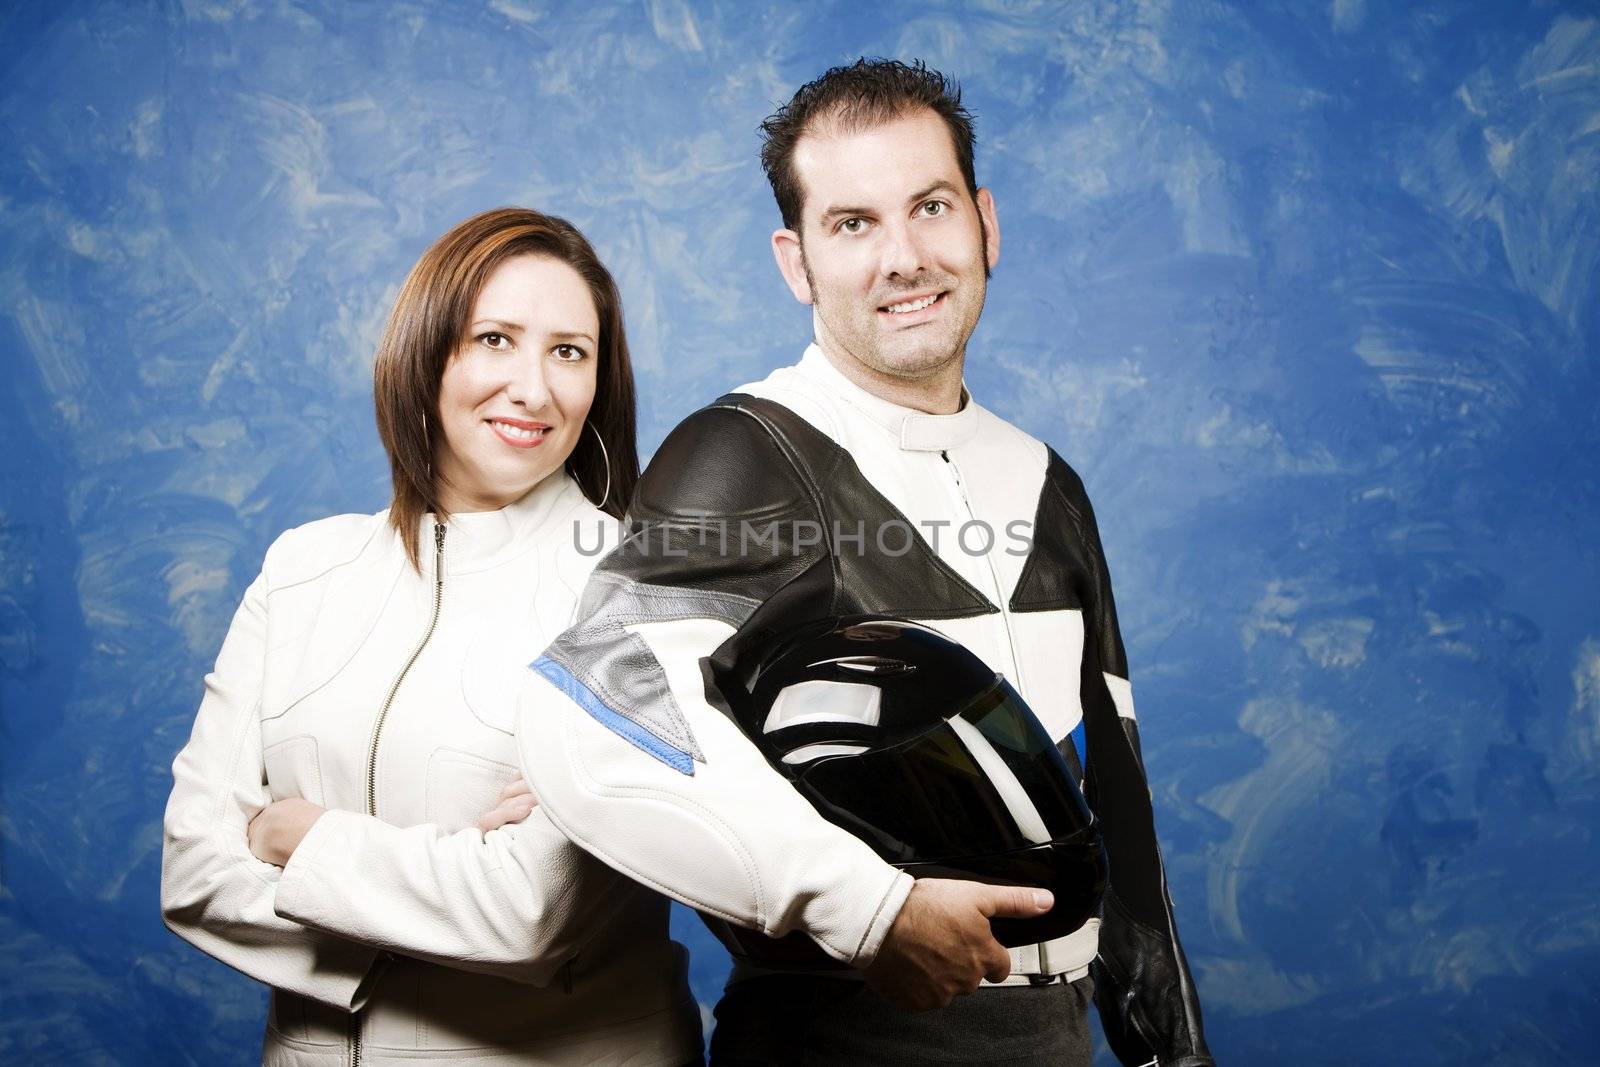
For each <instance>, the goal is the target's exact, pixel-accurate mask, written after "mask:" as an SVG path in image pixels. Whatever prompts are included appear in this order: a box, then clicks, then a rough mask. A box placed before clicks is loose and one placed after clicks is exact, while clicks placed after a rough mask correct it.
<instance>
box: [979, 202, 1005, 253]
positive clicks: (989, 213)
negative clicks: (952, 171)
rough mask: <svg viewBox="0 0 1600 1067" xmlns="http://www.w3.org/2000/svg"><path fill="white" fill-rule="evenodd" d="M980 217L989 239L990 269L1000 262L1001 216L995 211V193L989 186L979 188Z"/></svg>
mask: <svg viewBox="0 0 1600 1067" xmlns="http://www.w3.org/2000/svg"><path fill="white" fill-rule="evenodd" d="M978 217H979V218H981V219H983V229H984V234H985V235H986V237H987V240H988V246H989V247H988V248H987V250H986V251H987V252H988V254H989V255H988V259H989V269H990V270H994V265H995V264H996V263H998V262H1000V216H998V215H996V214H995V213H994V194H993V193H991V192H989V190H988V187H984V188H982V189H979V190H978Z"/></svg>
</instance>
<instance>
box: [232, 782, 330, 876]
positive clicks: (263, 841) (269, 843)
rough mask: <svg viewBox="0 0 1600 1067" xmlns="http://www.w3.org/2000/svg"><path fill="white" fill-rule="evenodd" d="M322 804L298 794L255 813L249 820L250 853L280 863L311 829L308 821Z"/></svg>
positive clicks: (298, 845) (317, 815) (316, 813)
mask: <svg viewBox="0 0 1600 1067" xmlns="http://www.w3.org/2000/svg"><path fill="white" fill-rule="evenodd" d="M322 812H323V809H322V808H319V807H317V805H315V804H313V803H311V801H309V800H302V799H301V798H300V797H284V798H283V799H282V800H274V801H273V802H272V803H271V804H268V805H267V806H266V807H264V808H262V809H261V810H260V811H259V812H257V813H256V817H255V818H253V819H251V820H250V827H249V830H248V831H247V833H248V834H249V837H250V854H251V855H253V856H254V857H255V858H256V859H258V860H263V861H265V862H267V863H271V864H273V865H275V866H278V867H282V866H284V865H285V864H287V863H288V862H289V857H290V856H292V855H294V850H295V849H297V848H299V847H300V841H301V840H302V839H303V838H304V837H305V836H306V834H308V833H310V831H311V824H312V823H314V822H316V821H317V819H318V818H319V817H321V815H322Z"/></svg>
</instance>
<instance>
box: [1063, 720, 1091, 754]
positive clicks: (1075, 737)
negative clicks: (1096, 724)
mask: <svg viewBox="0 0 1600 1067" xmlns="http://www.w3.org/2000/svg"><path fill="white" fill-rule="evenodd" d="M1067 736H1068V737H1070V738H1072V747H1073V748H1075V749H1077V750H1078V765H1079V766H1080V767H1088V766H1089V749H1088V748H1087V747H1086V746H1087V744H1088V737H1087V735H1086V734H1085V733H1084V729H1083V716H1082V715H1079V716H1078V725H1076V726H1074V727H1073V728H1072V732H1071V733H1069V734H1067Z"/></svg>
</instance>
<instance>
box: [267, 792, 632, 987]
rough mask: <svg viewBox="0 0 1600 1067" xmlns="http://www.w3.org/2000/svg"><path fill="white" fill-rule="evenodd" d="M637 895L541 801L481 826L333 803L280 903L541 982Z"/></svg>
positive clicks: (351, 929)
mask: <svg viewBox="0 0 1600 1067" xmlns="http://www.w3.org/2000/svg"><path fill="white" fill-rule="evenodd" d="M643 892H646V890H645V889H644V888H643V887H641V886H639V885H636V884H634V883H633V882H630V881H628V880H627V879H625V878H623V877H621V876H620V875H618V874H617V873H616V872H614V871H612V870H611V869H610V868H608V867H606V866H605V865H604V864H603V863H601V862H600V861H599V860H596V859H595V858H594V857H593V856H590V855H588V854H587V853H585V852H584V851H583V850H582V849H579V848H577V847H576V846H574V845H573V844H572V843H571V842H570V841H568V840H567V839H566V838H565V837H564V836H563V835H562V834H561V833H560V831H558V830H557V829H556V828H555V827H554V826H553V825H552V824H551V823H550V820H549V818H548V817H547V816H546V815H545V814H544V812H543V811H542V810H541V809H539V808H535V809H534V811H533V814H531V815H530V816H529V817H528V818H527V819H525V820H523V821H522V822H521V823H518V824H516V825H512V826H505V827H502V828H500V829H498V830H493V831H491V832H489V833H487V834H484V833H481V832H479V831H478V830H475V829H465V830H461V831H458V832H456V833H453V834H445V833H442V832H441V831H440V830H439V829H438V828H437V827H436V826H434V825H432V824H422V825H418V826H411V827H406V828H403V829H402V828H400V827H397V826H391V825H389V824H388V823H385V822H382V821H381V820H379V819H375V818H372V817H370V816H367V815H362V814H359V813H357V812H349V811H328V812H324V813H323V814H322V815H321V816H320V817H319V818H318V819H317V821H316V823H315V824H314V825H313V826H312V828H311V830H310V832H308V833H307V834H306V836H305V838H304V839H303V840H302V841H301V842H300V845H299V847H298V848H296V849H295V852H294V855H293V856H292V857H290V859H289V863H288V865H287V866H286V867H284V869H283V877H282V878H281V879H280V880H279V882H278V887H277V896H276V900H275V906H276V908H277V912H278V914H279V915H281V916H283V917H284V918H286V919H292V920H294V921H296V922H298V923H301V924H304V925H305V926H309V927H313V928H315V929H318V930H323V931H326V932H328V933H331V934H337V935H339V936H340V937H344V938H348V939H350V940H352V941H359V942H361V943H363V944H367V945H373V946H377V947H380V948H384V949H388V950H392V951H394V952H398V953H401V954H403V955H406V956H411V957H413V958H416V959H422V960H428V961H430V962H433V963H438V964H441V965H443V966H446V967H453V968H455V969H457V970H466V971H476V972H479V973H482V974H492V975H496V976H498V977H501V978H508V979H511V980H513V981H518V982H527V983H530V984H533V985H544V984H546V983H548V982H549V981H550V980H551V979H552V978H553V977H554V976H555V975H556V973H557V972H558V971H559V969H560V968H561V966H562V965H563V964H565V963H566V962H567V961H568V960H570V959H571V958H572V957H574V956H576V955H577V954H578V952H579V950H580V949H581V948H582V947H583V944H584V942H585V941H587V940H588V938H589V937H590V936H592V935H593V934H594V933H596V932H598V931H599V930H601V929H603V928H604V926H605V923H606V921H607V920H608V919H609V918H610V917H611V916H613V915H615V914H616V913H617V911H618V910H620V909H621V908H622V907H623V906H625V905H626V904H627V903H628V902H629V901H630V900H631V899H633V897H634V895H635V894H637V893H643Z"/></svg>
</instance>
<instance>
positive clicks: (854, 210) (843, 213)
mask: <svg viewBox="0 0 1600 1067" xmlns="http://www.w3.org/2000/svg"><path fill="white" fill-rule="evenodd" d="M871 214H872V209H871V208H870V207H848V206H845V205H840V204H835V205H834V206H833V207H830V208H829V209H828V210H826V211H824V212H823V213H822V215H821V216H820V217H819V219H818V221H819V222H822V223H824V224H826V223H827V221H828V220H829V219H837V218H841V217H845V218H848V217H851V216H854V215H868V216H870V215H871Z"/></svg>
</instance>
